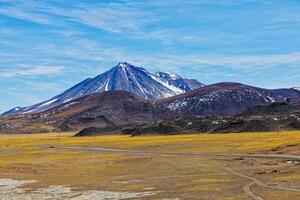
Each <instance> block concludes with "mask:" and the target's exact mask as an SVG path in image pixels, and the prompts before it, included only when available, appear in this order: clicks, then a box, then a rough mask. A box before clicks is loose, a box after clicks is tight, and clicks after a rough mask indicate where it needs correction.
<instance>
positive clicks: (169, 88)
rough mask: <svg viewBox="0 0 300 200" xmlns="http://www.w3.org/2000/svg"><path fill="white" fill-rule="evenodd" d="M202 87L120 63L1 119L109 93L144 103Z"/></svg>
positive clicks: (188, 80)
mask: <svg viewBox="0 0 300 200" xmlns="http://www.w3.org/2000/svg"><path fill="white" fill-rule="evenodd" d="M203 86H204V84H203V83H200V82H198V81H197V80H195V79H185V78H182V77H180V76H178V75H176V74H173V73H170V72H157V73H155V74H152V73H150V72H149V71H147V70H146V69H144V68H142V67H136V66H133V65H131V64H129V63H127V62H121V63H119V64H118V65H117V66H115V67H113V68H112V69H110V70H109V71H107V72H104V73H103V74H100V75H98V76H96V77H95V78H88V79H86V80H84V81H82V82H80V83H78V84H77V85H75V86H73V87H71V88H70V89H68V90H66V91H65V92H63V93H62V94H59V95H57V96H55V97H53V98H51V99H49V100H47V101H44V102H41V103H38V104H35V105H32V106H29V107H24V108H21V107H16V108H13V109H11V110H9V111H7V112H5V113H4V115H10V114H18V113H19V114H20V113H32V112H41V111H44V110H47V109H50V108H54V107H56V106H59V105H61V104H64V103H67V102H69V101H71V100H74V99H76V98H79V97H82V96H86V95H89V94H93V93H101V92H104V91H111V90H124V91H128V92H131V93H133V94H135V95H137V96H140V97H142V98H144V99H147V100H153V99H160V98H166V97H171V96H174V95H178V94H182V93H185V92H188V91H191V90H193V89H196V88H200V87H203Z"/></svg>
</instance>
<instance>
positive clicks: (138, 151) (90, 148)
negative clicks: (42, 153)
mask: <svg viewBox="0 0 300 200" xmlns="http://www.w3.org/2000/svg"><path fill="white" fill-rule="evenodd" d="M53 148H56V149H65V150H86V151H101V152H127V153H138V154H156V155H181V156H205V157H248V158H282V159H293V160H300V156H293V155H283V154H280V155H278V154H226V153H225V154H219V153H216V154H210V153H194V152H158V151H143V150H130V149H112V148H99V147H53Z"/></svg>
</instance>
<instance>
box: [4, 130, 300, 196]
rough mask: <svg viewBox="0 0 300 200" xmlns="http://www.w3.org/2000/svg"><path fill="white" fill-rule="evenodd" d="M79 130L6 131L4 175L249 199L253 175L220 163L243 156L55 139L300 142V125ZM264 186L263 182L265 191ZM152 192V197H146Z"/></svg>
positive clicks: (219, 145)
mask: <svg viewBox="0 0 300 200" xmlns="http://www.w3.org/2000/svg"><path fill="white" fill-rule="evenodd" d="M73 134H74V133H49V134H36V135H0V154H1V157H0V178H13V179H19V180H37V181H38V182H37V183H34V184H31V185H28V187H32V188H40V187H47V186H49V185H69V186H71V187H74V188H77V189H78V190H87V189H89V190H90V189H101V190H108V191H111V190H112V191H143V190H145V189H147V188H152V190H155V191H160V192H159V193H158V194H157V195H156V196H155V198H157V199H163V198H172V197H181V198H182V199H249V198H248V197H247V196H246V195H245V194H244V193H243V192H242V190H241V187H242V185H244V184H245V183H247V180H243V179H241V178H237V177H234V176H232V175H230V174H228V173H227V172H224V171H223V170H222V166H224V165H227V166H234V167H239V165H240V164H241V163H242V162H240V161H238V162H239V163H236V162H237V161H232V160H231V161H226V160H222V159H214V158H209V157H197V156H180V155H159V154H142V153H141V154H130V153H126V152H97V151H79V150H78V151H75V150H74V151H71V150H62V149H56V148H50V147H51V146H61V147H62V146H80V147H106V148H119V149H135V150H142V151H145V150H151V151H157V152H202V153H250V152H252V153H254V152H261V151H267V150H270V149H271V148H274V147H278V146H284V145H290V144H300V132H299V131H298V132H297V131H291V132H279V133H277V132H276V133H274V132H268V133H239V134H237V133H235V134H198V135H196V134H191V135H174V136H140V137H130V136H125V135H108V136H97V137H81V138H76V137H72V135H73ZM294 169H295V167H294ZM298 176H299V174H298V172H297V173H294V174H287V175H285V176H282V177H280V178H278V177H273V176H271V175H268V176H265V177H263V178H265V180H275V179H276V178H278V180H276V181H293V180H299V179H298ZM287 179H288V180H287ZM262 190H263V189H261V188H260V189H258V191H259V192H262ZM268 192H269V191H268ZM262 194H263V192H262ZM268 195H269V193H268ZM284 195H285V196H288V197H289V198H290V199H293V198H294V197H296V196H297V194H294V193H291V194H290V193H289V192H285V193H284ZM295 195H296V196H295ZM198 197H201V198H198ZM147 198H148V199H152V198H154V197H145V199H147ZM275 199H276V198H275ZM278 199H280V198H278ZM295 199H296V198H295Z"/></svg>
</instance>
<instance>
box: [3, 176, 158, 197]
mask: <svg viewBox="0 0 300 200" xmlns="http://www.w3.org/2000/svg"><path fill="white" fill-rule="evenodd" d="M34 182H36V181H18V180H12V179H0V200H44V199H46V200H65V199H70V200H91V199H93V200H104V199H106V200H122V199H133V198H141V197H145V196H152V195H155V194H156V193H157V192H149V191H145V192H112V191H99V190H92V191H83V192H76V191H72V188H70V187H67V186H62V185H55V186H50V187H48V188H40V189H38V190H35V191H31V192H30V193H29V192H27V191H26V190H25V189H21V188H20V187H21V186H24V185H26V184H29V183H34Z"/></svg>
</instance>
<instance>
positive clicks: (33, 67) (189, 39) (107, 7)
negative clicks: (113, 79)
mask: <svg viewBox="0 0 300 200" xmlns="http://www.w3.org/2000/svg"><path fill="white" fill-rule="evenodd" d="M299 10H300V1H299V0H284V1H282V0H214V1H212V0H185V1H182V0H172V1H170V0H139V1H134V0H119V1H118V0H114V1H112V0H98V1H96V0H84V1H79V0H78V1H73V0H48V1H47V0H43V1H37V0H36V1H35V0H21V1H18V0H0V94H1V96H0V97H1V98H0V112H2V111H5V110H7V109H9V108H12V107H15V106H26V105H31V104H33V103H37V102H40V101H42V100H46V99H48V98H50V97H52V96H54V95H56V94H58V93H60V92H62V91H64V90H65V89H67V88H69V87H70V86H72V85H74V84H75V83H77V82H79V81H81V80H83V79H85V78H87V77H93V76H95V75H97V74H100V73H102V72H104V71H106V70H108V69H110V68H111V67H113V66H115V65H116V64H117V63H118V62H120V61H128V62H130V63H132V64H134V65H138V66H143V67H145V68H146V69H148V70H150V71H152V72H155V71H172V72H175V73H177V74H179V75H181V76H184V77H189V78H197V79H198V80H199V81H201V82H204V83H206V84H210V83H216V82H221V81H234V82H242V83H245V84H250V85H255V86H259V87H266V88H278V87H292V86H300V39H299V36H300V12H299Z"/></svg>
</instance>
